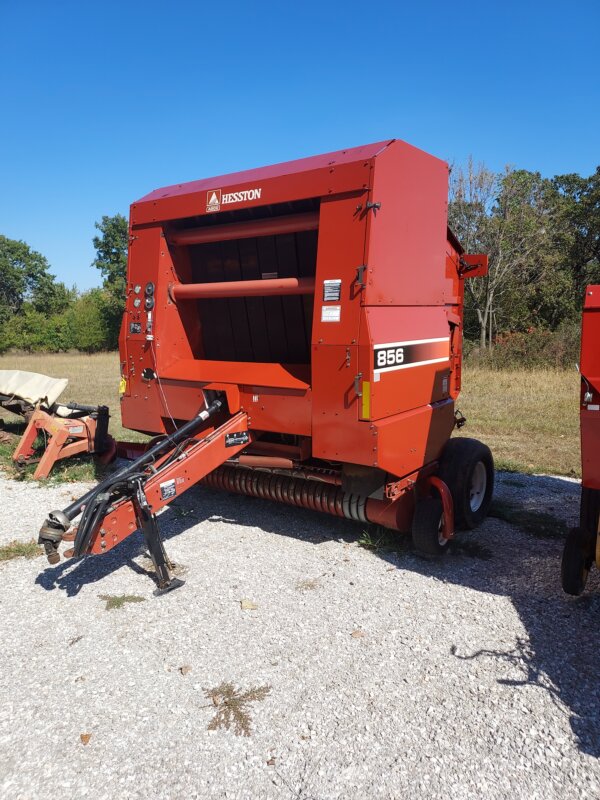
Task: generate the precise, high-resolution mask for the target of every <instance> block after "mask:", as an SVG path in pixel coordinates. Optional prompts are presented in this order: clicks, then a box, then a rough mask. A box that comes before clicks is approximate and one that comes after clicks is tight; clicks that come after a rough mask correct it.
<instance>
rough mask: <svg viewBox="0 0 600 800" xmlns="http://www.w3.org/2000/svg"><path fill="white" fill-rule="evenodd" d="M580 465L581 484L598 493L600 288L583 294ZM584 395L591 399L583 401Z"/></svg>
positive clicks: (599, 487)
mask: <svg viewBox="0 0 600 800" xmlns="http://www.w3.org/2000/svg"><path fill="white" fill-rule="evenodd" d="M581 374H582V376H583V378H585V380H582V382H581V384H582V385H581V395H582V403H581V462H582V479H583V480H582V482H583V485H584V486H586V487H588V488H589V489H600V285H599V286H588V287H587V289H586V293H585V303H584V308H583V321H582V331H581ZM586 393H589V394H591V399H588V400H587V401H586Z"/></svg>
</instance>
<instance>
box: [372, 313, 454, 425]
mask: <svg viewBox="0 0 600 800" xmlns="http://www.w3.org/2000/svg"><path fill="white" fill-rule="evenodd" d="M409 342H420V344H414V345H412V344H406V345H405V346H404V347H403V348H402V349H403V356H404V363H398V364H396V365H395V366H392V367H390V368H388V369H389V371H386V369H385V368H384V370H383V371H377V370H376V356H375V348H376V346H377V345H383V344H386V343H389V344H392V343H393V344H394V345H396V346H398V345H402V343H409ZM360 343H361V346H360V353H361V361H360V371H361V373H362V374H363V375H364V376H365V380H367V379H368V380H369V381H370V416H369V419H371V420H376V419H383V418H385V417H390V416H393V415H394V414H399V413H402V412H404V411H410V410H412V409H414V408H419V407H420V406H426V405H428V404H429V403H435V402H437V401H439V400H444V399H446V398H447V397H448V396H449V390H450V326H449V324H448V317H447V314H446V309H445V307H444V306H413V307H410V306H409V307H401V308H396V307H393V308H384V307H381V306H372V307H370V308H365V309H364V314H363V325H362V326H361V333H360ZM393 350H394V348H393V347H392V352H393ZM439 359H442V360H439ZM411 361H412V363H411ZM428 361H435V362H437V363H426V362H428ZM367 376H368V377H367Z"/></svg>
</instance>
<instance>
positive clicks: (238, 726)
mask: <svg viewBox="0 0 600 800" xmlns="http://www.w3.org/2000/svg"><path fill="white" fill-rule="evenodd" d="M270 691H271V687H270V686H253V687H252V688H251V689H248V691H247V692H242V691H240V690H238V689H236V688H235V686H234V685H233V684H232V683H225V682H223V683H221V684H220V685H219V686H216V687H215V688H214V689H205V690H204V694H205V695H206V697H207V698H208V699H209V700H212V703H213V706H215V707H216V709H217V711H216V713H215V716H214V717H213V718H212V719H211V721H210V722H209V723H208V730H209V731H216V730H217V729H218V728H225V730H230V729H231V727H232V726H233V732H234V733H235V735H236V736H250V724H251V722H252V719H251V717H250V713H249V711H248V705H249V703H253V702H255V701H257V700H264V699H265V697H266V696H267V695H268V694H269V692H270ZM209 707H210V706H209Z"/></svg>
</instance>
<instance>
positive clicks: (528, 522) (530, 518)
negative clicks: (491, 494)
mask: <svg viewBox="0 0 600 800" xmlns="http://www.w3.org/2000/svg"><path fill="white" fill-rule="evenodd" d="M490 517H496V518H497V519H501V520H503V521H504V522H508V523H509V524H510V525H515V526H516V527H517V528H521V530H523V531H525V533H528V534H529V535H530V536H534V537H535V538H536V539H564V537H565V536H566V535H567V526H566V524H565V523H564V522H563V520H562V519H558V517H555V516H554V515H553V514H548V512H547V511H529V510H527V509H525V508H519V507H518V506H515V505H513V504H512V503H505V502H503V501H501V500H495V501H494V503H493V504H492V507H491V509H490Z"/></svg>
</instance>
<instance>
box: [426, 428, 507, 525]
mask: <svg viewBox="0 0 600 800" xmlns="http://www.w3.org/2000/svg"><path fill="white" fill-rule="evenodd" d="M476 470H477V471H478V474H479V475H480V476H481V477H483V475H482V473H483V471H484V470H485V472H484V475H485V487H484V489H483V493H482V494H483V496H482V497H481V498H479V499H478V500H477V501H476V502H474V501H473V497H472V491H471V490H472V486H473V482H474V479H475V474H476V473H475V471H476ZM438 475H439V477H440V478H441V479H442V480H443V481H444V483H445V484H446V486H447V487H448V488H449V489H450V494H451V495H452V501H453V503H454V529H455V530H457V531H459V530H472V529H473V528H476V527H477V526H478V525H479V524H481V523H482V522H483V520H484V519H485V518H486V517H487V514H488V511H489V509H490V505H491V503H492V495H493V493H494V458H493V456H492V453H491V450H490V448H489V447H488V446H487V445H485V444H483V442H480V441H479V440H478V439H468V438H466V437H462V436H460V437H457V438H455V439H450V440H449V441H448V442H447V443H446V446H445V447H444V450H443V452H442V457H441V459H440V466H439V470H438Z"/></svg>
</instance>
